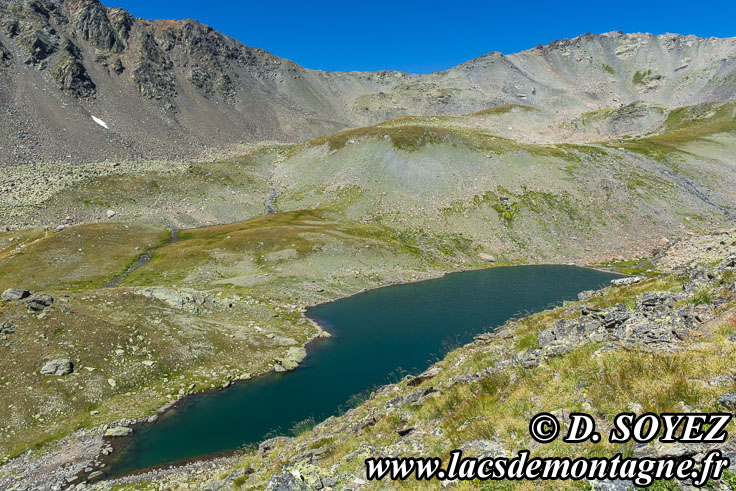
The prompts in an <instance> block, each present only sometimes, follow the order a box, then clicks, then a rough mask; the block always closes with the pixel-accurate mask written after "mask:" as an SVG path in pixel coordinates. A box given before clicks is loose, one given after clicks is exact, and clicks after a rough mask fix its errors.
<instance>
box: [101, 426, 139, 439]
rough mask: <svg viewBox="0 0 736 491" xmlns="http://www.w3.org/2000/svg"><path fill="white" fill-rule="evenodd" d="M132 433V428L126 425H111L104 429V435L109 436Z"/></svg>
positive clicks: (115, 436) (114, 436)
mask: <svg viewBox="0 0 736 491" xmlns="http://www.w3.org/2000/svg"><path fill="white" fill-rule="evenodd" d="M132 434H133V428H129V427H127V426H113V427H111V428H108V429H107V430H105V436H106V437H109V438H117V437H122V436H130V435H132Z"/></svg>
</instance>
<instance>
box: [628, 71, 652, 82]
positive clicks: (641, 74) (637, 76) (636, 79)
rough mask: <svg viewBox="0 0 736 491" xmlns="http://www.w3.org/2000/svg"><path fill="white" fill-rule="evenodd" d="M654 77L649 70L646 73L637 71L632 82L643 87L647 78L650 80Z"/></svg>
mask: <svg viewBox="0 0 736 491" xmlns="http://www.w3.org/2000/svg"><path fill="white" fill-rule="evenodd" d="M651 75H652V70H647V71H646V72H640V71H637V72H636V73H635V74H634V77H633V78H632V80H631V81H632V82H634V83H635V84H636V85H642V84H643V83H644V82H645V80H646V79H647V78H649V77H650V76H651Z"/></svg>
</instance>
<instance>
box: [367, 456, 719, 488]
mask: <svg viewBox="0 0 736 491" xmlns="http://www.w3.org/2000/svg"><path fill="white" fill-rule="evenodd" d="M728 463H729V460H728V459H727V458H723V457H722V454H721V452H720V451H718V450H713V451H711V452H709V453H708V454H706V455H705V457H703V459H702V460H701V461H697V460H695V459H692V458H686V459H683V458H682V457H679V458H676V457H673V458H669V459H668V458H651V457H643V458H634V457H631V458H626V457H623V456H622V455H621V454H617V455H616V456H614V457H612V458H576V459H570V458H568V457H563V458H559V457H546V458H537V457H535V458H529V451H528V450H522V451H521V452H519V453H518V454H517V456H516V457H513V458H511V459H509V458H506V457H498V458H486V459H476V458H463V456H462V451H460V450H454V451H452V452H450V462H449V465H448V466H447V467H446V468H445V467H444V466H443V463H442V459H440V458H411V457H402V458H378V459H376V458H369V459H366V461H365V465H366V474H367V477H368V479H369V480H381V479H384V478H387V479H391V480H405V479H408V478H410V477H414V478H416V479H417V480H429V479H439V480H446V479H447V480H474V479H479V480H523V479H527V480H537V479H541V480H547V479H551V480H574V481H577V480H583V479H586V480H625V481H631V482H633V483H634V484H635V485H637V486H648V485H650V484H652V483H653V482H654V480H659V479H667V480H669V479H678V480H688V481H691V482H692V483H693V484H694V485H695V486H702V485H703V484H705V482H707V480H708V479H709V478H711V477H720V475H721V473H722V472H723V469H724V468H726V467H727V466H728Z"/></svg>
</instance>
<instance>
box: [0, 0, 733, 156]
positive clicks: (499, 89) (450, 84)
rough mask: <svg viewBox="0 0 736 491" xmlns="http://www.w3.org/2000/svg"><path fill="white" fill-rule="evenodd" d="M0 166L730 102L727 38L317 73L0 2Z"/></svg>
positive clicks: (91, 15)
mask: <svg viewBox="0 0 736 491" xmlns="http://www.w3.org/2000/svg"><path fill="white" fill-rule="evenodd" d="M0 81H1V82H2V83H0V104H2V109H3V110H2V111H0V162H2V163H3V164H8V163H23V162H44V161H58V162H69V163H78V162H80V161H99V160H104V159H106V158H117V159H120V158H129V157H141V156H143V157H165V158H169V159H171V158H174V157H191V156H194V155H199V154H202V153H203V152H205V151H206V150H207V149H211V148H212V147H216V148H222V147H226V146H229V145H235V144H239V143H242V142H253V141H262V140H279V141H300V140H304V139H309V138H313V137H316V136H319V135H323V134H327V133H332V132H335V131H338V130H341V129H345V128H351V127H358V126H365V125H367V124H375V123H378V122H380V121H384V120H386V119H390V118H393V117H397V116H403V115H461V114H465V113H470V112H473V111H480V110H484V109H487V108H490V107H494V106H498V105H502V104H508V103H522V104H524V105H527V106H531V107H534V108H538V109H546V110H549V111H552V112H553V113H557V112H561V113H568V114H580V113H583V112H586V111H591V110H596V109H601V108H612V107H618V106H620V105H623V104H629V103H632V102H635V101H645V102H647V103H650V104H661V105H664V106H667V107H676V106H685V105H693V104H698V103H702V102H714V101H727V100H732V99H733V97H734V94H735V93H736V39H716V38H711V39H702V38H697V37H694V36H679V35H675V34H667V35H660V36H653V35H649V34H622V33H618V32H612V33H606V34H602V35H590V34H587V35H584V36H580V37H577V38H575V39H568V40H563V41H560V42H554V43H551V44H549V45H546V46H538V47H536V48H534V49H531V50H528V51H524V52H521V53H517V54H512V55H508V56H504V55H502V54H500V53H490V54H488V55H485V56H482V57H480V58H477V59H475V60H471V61H469V62H467V63H463V64H462V65H459V66H457V67H454V68H451V69H449V70H446V71H443V72H439V73H432V74H426V75H414V74H406V73H399V72H390V71H384V72H375V73H359V72H351V73H339V72H335V73H329V72H322V71H317V70H308V69H305V68H303V67H301V66H299V65H297V64H295V63H293V62H291V61H289V60H284V59H280V58H278V57H275V56H273V55H271V54H269V53H267V52H265V51H263V50H258V49H253V48H249V47H247V46H245V45H243V44H241V43H240V42H238V41H235V40H233V39H230V38H228V37H226V36H224V35H222V34H220V33H218V32H216V31H214V30H213V29H211V28H209V27H207V26H204V25H202V24H200V23H198V22H195V21H192V20H185V21H148V20H143V19H134V18H133V17H132V16H131V15H130V14H129V13H128V12H126V11H124V10H122V9H108V8H106V7H104V6H103V5H102V4H101V3H100V2H99V1H98V0H12V1H9V2H3V3H2V4H0Z"/></svg>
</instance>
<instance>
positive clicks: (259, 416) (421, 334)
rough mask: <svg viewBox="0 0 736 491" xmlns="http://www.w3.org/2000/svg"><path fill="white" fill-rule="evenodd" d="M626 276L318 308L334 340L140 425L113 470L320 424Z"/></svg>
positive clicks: (575, 275) (546, 274) (472, 284)
mask: <svg viewBox="0 0 736 491" xmlns="http://www.w3.org/2000/svg"><path fill="white" fill-rule="evenodd" d="M616 277H618V275H614V274H610V273H604V272H601V271H596V270H592V269H583V268H577V267H573V266H517V267H499V268H492V269H486V270H480V271H470V272H465V273H455V274H451V275H448V276H445V277H444V278H440V279H437V280H431V281H425V282H421V283H414V284H409V285H400V286H394V287H389V288H382V289H378V290H372V291H369V292H366V293H362V294H359V295H355V296H353V297H350V298H346V299H343V300H338V301H336V302H332V303H328V304H324V305H320V306H317V307H314V308H312V309H310V310H309V315H310V316H311V317H312V318H313V319H315V320H316V321H317V322H319V323H320V324H321V325H322V326H324V327H325V328H326V329H327V330H328V331H330V332H331V333H332V334H333V337H331V338H329V339H326V340H324V341H320V342H319V343H318V344H316V345H315V346H313V347H311V349H310V350H309V356H308V357H307V359H306V360H305V361H304V363H303V365H302V366H300V367H299V368H298V369H296V370H295V371H293V372H288V373H283V374H275V375H268V376H266V377H262V378H260V379H257V380H254V381H249V382H247V383H242V384H238V385H236V386H234V387H231V388H229V389H227V390H223V391H218V392H211V393H208V394H204V395H201V396H197V397H194V398H191V400H190V401H188V402H187V403H186V404H185V405H183V406H182V407H181V408H179V409H177V410H175V411H172V412H170V413H169V414H166V415H164V416H163V417H161V418H159V420H158V421H156V422H155V423H153V424H151V425H148V426H145V427H144V428H140V429H138V430H137V431H136V433H135V434H134V436H133V438H132V441H131V443H130V446H128V447H127V448H126V449H124V450H123V451H122V453H121V455H120V456H119V458H118V459H117V460H116V461H115V462H114V463H113V464H112V467H111V469H110V470H111V474H112V475H119V474H123V473H127V472H131V471H135V470H139V469H143V468H146V467H152V466H160V465H163V464H168V463H172V462H176V461H181V460H184V459H190V458H193V457H199V456H203V455H207V454H214V453H217V452H223V451H229V450H234V449H237V448H238V447H240V446H242V445H243V444H245V443H255V442H260V441H262V440H263V439H264V437H267V436H275V435H277V434H289V429H290V428H292V427H293V426H294V425H295V423H298V422H300V421H304V420H305V419H307V418H310V417H311V418H314V420H315V421H317V422H319V421H321V420H323V419H325V418H326V417H328V416H330V415H333V414H335V413H336V412H338V410H339V409H340V407H341V406H344V405H345V404H346V403H347V402H348V400H349V399H350V397H351V396H353V395H355V394H358V393H361V392H364V391H366V390H369V389H371V388H373V387H375V386H377V385H381V384H384V383H386V382H391V381H395V379H396V377H398V376H399V374H401V375H403V374H405V373H406V372H408V373H418V372H420V371H423V370H424V369H426V368H427V367H428V366H429V365H430V364H431V363H433V362H434V361H436V360H437V358H438V357H440V356H441V355H443V354H444V353H445V352H446V351H447V350H448V348H452V347H455V346H458V345H459V344H461V343H466V342H468V341H470V340H471V339H472V338H473V336H475V335H476V334H479V333H481V332H486V331H490V330H493V329H494V328H495V327H498V326H499V325H501V324H503V323H504V322H505V321H506V320H507V319H509V318H510V317H513V316H515V315H518V314H520V313H525V312H537V311H540V310H544V309H545V308H547V307H549V306H551V305H553V304H555V303H559V302H561V301H562V300H572V299H575V298H576V295H577V293H578V292H580V291H582V290H589V289H594V288H598V287H600V286H603V285H605V284H607V283H608V282H609V280H610V279H612V278H616Z"/></svg>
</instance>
